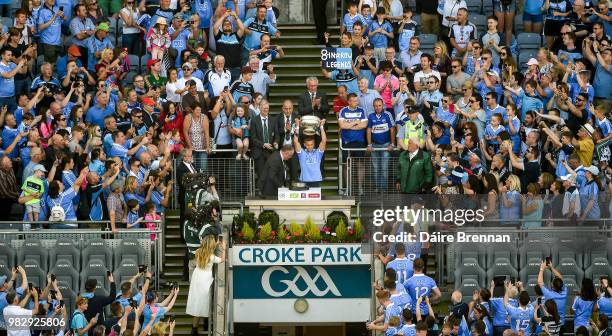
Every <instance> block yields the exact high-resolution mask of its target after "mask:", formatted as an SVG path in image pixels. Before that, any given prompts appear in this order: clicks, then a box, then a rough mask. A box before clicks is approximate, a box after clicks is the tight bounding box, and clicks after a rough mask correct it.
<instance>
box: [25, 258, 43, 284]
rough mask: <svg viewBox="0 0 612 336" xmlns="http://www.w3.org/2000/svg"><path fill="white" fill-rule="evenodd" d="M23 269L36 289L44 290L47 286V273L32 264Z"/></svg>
mask: <svg viewBox="0 0 612 336" xmlns="http://www.w3.org/2000/svg"><path fill="white" fill-rule="evenodd" d="M23 269H24V270H25V272H26V276H27V277H28V282H31V283H32V284H34V286H35V287H40V288H41V289H42V288H43V287H44V286H45V285H46V284H47V273H46V272H45V271H44V270H43V269H41V268H40V267H37V266H36V265H34V264H30V265H24V266H23Z"/></svg>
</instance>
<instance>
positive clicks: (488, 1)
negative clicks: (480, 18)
mask: <svg viewBox="0 0 612 336" xmlns="http://www.w3.org/2000/svg"><path fill="white" fill-rule="evenodd" d="M482 12H483V13H485V14H489V13H493V0H482Z"/></svg>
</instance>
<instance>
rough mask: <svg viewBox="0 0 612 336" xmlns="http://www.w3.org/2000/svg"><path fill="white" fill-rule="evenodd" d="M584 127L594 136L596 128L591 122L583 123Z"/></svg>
mask: <svg viewBox="0 0 612 336" xmlns="http://www.w3.org/2000/svg"><path fill="white" fill-rule="evenodd" d="M582 129H583V130H585V131H586V132H587V133H589V136H593V133H595V129H593V126H591V124H584V125H582Z"/></svg>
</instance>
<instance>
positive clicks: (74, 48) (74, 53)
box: [68, 44, 81, 57]
mask: <svg viewBox="0 0 612 336" xmlns="http://www.w3.org/2000/svg"><path fill="white" fill-rule="evenodd" d="M68 53H69V54H70V55H72V56H74V57H81V51H80V50H79V47H77V46H75V45H74V44H73V45H71V46H70V47H68Z"/></svg>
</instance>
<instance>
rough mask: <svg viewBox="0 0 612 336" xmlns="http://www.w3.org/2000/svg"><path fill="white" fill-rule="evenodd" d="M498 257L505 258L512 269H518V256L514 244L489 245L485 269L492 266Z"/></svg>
mask: <svg viewBox="0 0 612 336" xmlns="http://www.w3.org/2000/svg"><path fill="white" fill-rule="evenodd" d="M498 259H507V260H508V261H510V265H511V266H512V267H513V268H514V269H518V256H517V251H516V246H515V245H514V244H512V243H506V244H496V245H489V246H488V248H487V269H490V268H492V267H493V266H494V265H495V263H496V262H497V260H498Z"/></svg>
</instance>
